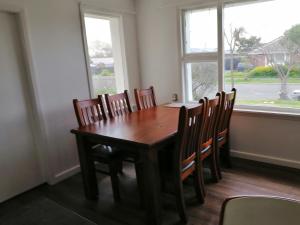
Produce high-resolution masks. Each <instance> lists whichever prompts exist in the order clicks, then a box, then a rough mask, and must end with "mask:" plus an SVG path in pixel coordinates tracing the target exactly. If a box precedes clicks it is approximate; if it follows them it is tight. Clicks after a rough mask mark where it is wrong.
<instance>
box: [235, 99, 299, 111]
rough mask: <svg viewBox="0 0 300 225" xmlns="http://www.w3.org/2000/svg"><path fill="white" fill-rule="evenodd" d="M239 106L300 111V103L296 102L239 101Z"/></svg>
mask: <svg viewBox="0 0 300 225" xmlns="http://www.w3.org/2000/svg"><path fill="white" fill-rule="evenodd" d="M237 104H239V105H259V106H273V107H280V108H294V109H295V108H296V109H300V101H296V100H238V101H237Z"/></svg>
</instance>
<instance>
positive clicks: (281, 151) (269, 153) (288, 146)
mask: <svg viewBox="0 0 300 225" xmlns="http://www.w3.org/2000/svg"><path fill="white" fill-rule="evenodd" d="M197 3H201V0H186V1H184V0H151V1H149V0H137V21H138V37H139V55H140V65H141V81H142V86H144V87H148V86H149V85H153V86H154V87H155V89H156V95H157V99H158V101H159V103H164V102H168V101H171V94H172V93H178V94H179V96H180V97H181V93H182V85H181V71H180V66H179V64H180V61H179V60H180V59H179V54H180V51H179V48H178V34H179V31H178V29H179V27H178V26H177V24H178V12H177V11H178V8H179V7H180V6H184V5H185V4H191V5H194V4H197ZM299 140H300V118H299V117H298V119H293V120H286V119H284V118H283V117H270V116H268V115H260V116H257V115H256V116H254V115H253V114H247V113H246V114H245V113H234V115H233V119H232V149H234V150H235V151H233V155H236V156H239V157H244V158H249V159H254V160H259V161H265V162H270V163H275V164H279V165H285V166H290V167H296V168H300V151H299Z"/></svg>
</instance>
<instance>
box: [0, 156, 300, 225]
mask: <svg viewBox="0 0 300 225" xmlns="http://www.w3.org/2000/svg"><path fill="white" fill-rule="evenodd" d="M234 162H235V163H234V169H226V170H225V171H224V173H223V179H222V180H221V181H220V182H219V183H210V182H209V180H208V181H207V185H206V187H207V196H206V201H205V203H204V204H203V205H199V204H198V203H197V201H196V200H195V194H194V191H193V188H192V184H190V183H189V182H188V183H186V184H185V185H184V189H185V192H186V193H185V195H186V204H187V210H188V216H189V223H188V224H195V225H196V224H197V225H217V224H218V219H219V213H220V207H221V204H222V202H223V200H224V199H225V198H227V197H229V196H236V195H272V196H282V197H288V198H294V199H298V200H300V176H299V174H297V172H298V171H285V170H282V169H281V168H270V167H268V166H266V165H264V164H256V163H251V162H250V161H244V160H236V161H234ZM208 175H209V174H208ZM208 177H209V176H208ZM120 180H121V190H122V193H121V196H122V202H121V203H118V204H115V203H114V202H113V197H112V191H111V188H110V187H111V186H110V180H109V178H108V177H101V176H99V190H100V198H99V200H98V201H94V202H93V201H87V200H85V198H84V195H83V190H82V181H81V177H80V175H75V176H73V177H71V178H69V179H67V180H65V181H64V182H61V183H59V184H57V185H55V186H48V185H43V186H41V187H38V188H36V189H34V190H32V191H30V192H27V193H25V194H22V195H20V196H18V197H16V198H14V199H12V200H9V201H7V202H5V203H2V204H1V205H0V224H6V225H7V224H18V225H19V224H22V223H13V222H12V221H11V217H10V221H9V222H10V223H7V221H5V218H6V217H5V215H6V214H7V213H10V214H11V213H12V212H14V211H15V210H16V212H17V208H18V207H19V208H20V207H24V205H26V207H27V208H28V207H30V206H31V205H32V204H33V203H32V202H33V200H36V199H38V198H43V199H45V198H46V199H48V200H50V201H52V202H55V204H57V205H58V207H63V208H65V209H67V210H69V211H70V212H72V211H73V212H72V213H73V214H74V215H75V216H78V215H80V216H81V217H84V218H86V219H88V220H89V221H90V222H91V223H92V224H93V223H95V224H105V225H117V224H130V225H135V224H145V213H144V211H143V209H142V208H141V207H140V204H139V198H138V193H137V187H136V180H135V174H134V170H133V168H131V167H130V166H127V167H126V168H125V175H123V176H121V177H120ZM41 202H47V201H44V200H43V201H41ZM163 203H164V213H163V215H164V217H163V221H164V223H163V224H167V225H169V224H180V222H179V217H178V214H177V211H176V208H175V202H174V199H173V197H172V196H168V195H163ZM31 211H32V212H31V213H32V215H28V217H35V216H36V215H34V214H35V213H34V210H31ZM74 212H75V213H74ZM36 213H38V212H36ZM68 216H70V215H69V214H68ZM17 220H18V215H16V221H17ZM23 220H24V218H23ZM28 221H29V219H28ZM28 221H24V223H23V224H24V225H25V224H26V225H33V224H39V225H43V224H48V223H43V221H39V223H33V222H32V221H33V220H32V219H31V220H30V221H31V222H28ZM63 224H66V223H59V219H58V222H57V223H56V225H63ZM72 224H76V223H72ZM78 224H81V223H79V222H78Z"/></svg>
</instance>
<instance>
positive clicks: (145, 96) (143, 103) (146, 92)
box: [134, 86, 156, 110]
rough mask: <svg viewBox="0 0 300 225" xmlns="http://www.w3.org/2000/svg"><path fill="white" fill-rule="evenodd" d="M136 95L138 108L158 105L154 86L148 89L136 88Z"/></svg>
mask: <svg viewBox="0 0 300 225" xmlns="http://www.w3.org/2000/svg"><path fill="white" fill-rule="evenodd" d="M134 96H135V101H136V106H137V109H138V110H142V109H149V108H152V107H155V106H156V98H155V94H154V88H153V87H152V86H151V87H150V88H148V89H134Z"/></svg>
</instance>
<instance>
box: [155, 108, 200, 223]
mask: <svg viewBox="0 0 300 225" xmlns="http://www.w3.org/2000/svg"><path fill="white" fill-rule="evenodd" d="M205 104H206V103H203V104H201V105H199V106H197V107H195V108H189V109H188V108H186V107H185V106H182V107H181V108H180V113H179V122H178V132H177V135H176V143H175V146H174V149H171V150H172V151H170V154H171V155H170V156H169V158H172V160H170V161H164V162H162V165H160V168H161V174H162V176H163V179H164V182H169V183H170V185H168V186H170V187H172V188H171V190H170V191H171V194H173V195H174V196H175V198H176V205H177V209H178V213H179V216H180V218H181V220H182V222H187V215H186V209H185V202H184V196H183V181H184V180H186V179H187V178H188V177H190V176H192V175H193V179H194V188H195V191H196V195H197V198H198V200H199V202H200V203H203V202H204V199H203V196H204V194H203V190H204V187H203V182H202V180H203V179H202V178H201V177H200V176H202V174H203V173H202V171H200V170H201V169H202V167H201V166H200V160H199V157H197V152H198V151H199V146H200V143H201V133H202V130H203V127H204V114H205V107H206V105H205Z"/></svg>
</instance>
